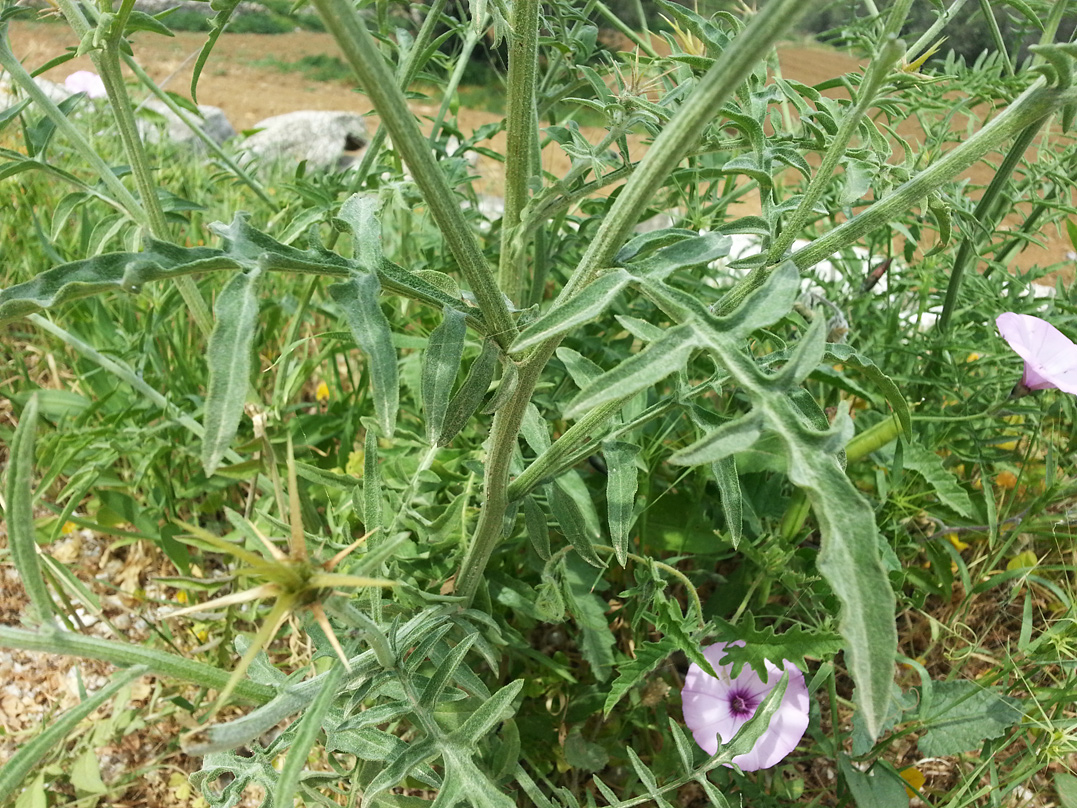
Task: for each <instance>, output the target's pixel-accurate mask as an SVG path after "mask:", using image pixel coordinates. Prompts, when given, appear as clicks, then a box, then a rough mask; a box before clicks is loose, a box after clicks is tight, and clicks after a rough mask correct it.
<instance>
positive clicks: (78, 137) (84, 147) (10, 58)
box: [0, 23, 149, 226]
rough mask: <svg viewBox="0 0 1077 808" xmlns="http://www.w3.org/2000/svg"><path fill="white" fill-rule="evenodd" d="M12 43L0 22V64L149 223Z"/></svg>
mask: <svg viewBox="0 0 1077 808" xmlns="http://www.w3.org/2000/svg"><path fill="white" fill-rule="evenodd" d="M9 43H10V41H9V39H8V26H7V23H0V67H3V69H4V71H5V72H6V73H7V74H8V75H9V76H11V79H12V81H14V82H15V83H16V84H18V85H19V87H20V89H22V91H23V92H25V93H26V94H27V95H28V96H30V98H31V99H33V102H34V104H35V105H36V106H37V108H38V109H39V110H41V111H42V112H43V113H45V115H46V117H48V119H49V120H50V121H52V122H53V124H55V126H56V128H57V130H59V131H60V132H61V133H62V134H63V135H64V137H66V138H67V139H68V142H69V143H70V144H71V146H72V147H73V148H74V149H75V151H77V152H78V153H79V156H80V157H81V158H82V159H83V160H85V161H86V162H87V163H89V165H90V167H91V168H92V169H93V170H94V171H95V172H96V173H97V175H98V177H100V179H101V182H102V183H104V185H105V187H106V188H108V190H109V191H111V192H112V194H113V196H115V197H116V201H117V202H118V203H119V204H120V205H122V206H123V209H124V210H126V211H127V214H128V215H129V216H130V217H131V218H132V219H134V220H135V221H136V222H137V223H138V224H140V225H143V226H149V218H148V217H147V215H146V211H145V210H143V209H142V205H140V204H139V202H138V200H137V199H136V198H135V196H134V194H132V193H131V192H130V191H129V190H127V186H125V185H124V184H123V183H122V182H120V180H119V178H118V177H117V176H116V173H115V172H114V171H113V170H112V169H111V168H109V166H108V164H107V163H105V161H104V160H102V159H101V157H100V156H99V155H98V154H97V152H96V151H95V150H94V148H93V146H91V145H90V143H89V141H88V140H86V138H85V136H84V135H83V134H82V132H80V131H79V130H78V129H77V128H76V127H75V126H74V125H73V124H72V123H71V121H69V120H68V119H67V116H65V115H64V114H63V113H62V112H61V111H60V109H59V108H58V107H57V106H56V104H54V103H53V102H52V101H51V100H50V99H49V97H48V96H47V95H45V93H44V92H43V91H42V90H41V88H40V87H38V86H37V84H36V83H35V82H34V80H33V78H31V76H30V74H29V73H27V72H26V70H25V69H24V68H23V66H22V64H21V63H20V62H19V60H18V59H16V58H15V54H14V53H13V52H12V51H11V46H10V44H9Z"/></svg>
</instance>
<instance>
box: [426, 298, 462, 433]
mask: <svg viewBox="0 0 1077 808" xmlns="http://www.w3.org/2000/svg"><path fill="white" fill-rule="evenodd" d="M444 315H445V318H444V319H443V320H442V321H441V325H439V326H438V327H437V328H435V329H434V330H433V331H432V332H431V334H430V340H429V342H428V343H427V346H426V353H425V354H424V355H423V377H422V396H423V415H424V416H425V418H426V437H427V439H428V440H429V441H430V442H431V443H432V444H436V443H437V442H438V437H439V436H440V435H441V431H442V427H443V425H444V423H445V413H446V412H447V411H448V409H449V396H450V395H451V394H452V388H453V384H455V382H456V376H457V374H458V373H459V372H460V360H461V359H462V358H463V355H464V339H465V338H466V337H467V322H466V320H465V318H464V315H463V313H462V312H459V311H457V310H456V309H452V308H449V307H447V306H446V307H445V310H444Z"/></svg>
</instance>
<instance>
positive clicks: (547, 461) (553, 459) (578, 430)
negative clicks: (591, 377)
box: [508, 393, 635, 502]
mask: <svg viewBox="0 0 1077 808" xmlns="http://www.w3.org/2000/svg"><path fill="white" fill-rule="evenodd" d="M634 396H635V393H633V394H632V395H631V396H626V397H625V398H618V399H614V400H613V401H607V402H606V403H605V404H599V405H598V406H597V407H595V408H594V409H593V410H591V411H589V412H588V413H587V414H586V415H584V416H583V417H582V418H580V420H578V421H577V422H576V423H574V424H573V425H572V426H570V427H569V428H568V429H567V430H566V431H565V433H564V434H563V435H562V436H561V437H559V438H558V439H557V440H556V441H554V443H553V444H552V445H551V446H550V448H549V449H547V450H546V451H545V452H543V453H542V454H540V455H539V456H538V457H536V458H535V459H534V460H533V461H532V462H531V465H529V466H528V467H527V468H526V469H524V471H523V473H522V474H520V476H518V477H517V478H516V479H515V480H513V481H512V482H511V483H510V484H509V489H508V497H509V502H515V501H516V500H519V499H523V498H524V497H525V496H527V494H528V493H530V492H531V491H533V490H534V489H535V488H536V487H537V486H539V485H542V483H543V482H546V481H548V480H549V479H550V478H552V477H553V476H554V475H555V474H556V472H558V471H560V470H561V469H562V468H563V466H564V462H565V460H566V459H568V458H569V457H572V456H573V455H575V454H576V453H577V452H579V451H580V450H581V449H582V448H584V447H589V449H590V450H591V451H595V450H596V449H597V444H596V442H595V438H594V436H595V433H596V432H597V431H598V430H599V428H600V427H601V426H602V425H603V424H605V423H606V422H607V421H609V419H610V418H612V417H613V416H614V415H616V414H617V413H618V412H619V411H620V409H621V408H622V407H624V405H625V404H626V403H627V402H628V401H629V400H630V399H631V398H633V397H634Z"/></svg>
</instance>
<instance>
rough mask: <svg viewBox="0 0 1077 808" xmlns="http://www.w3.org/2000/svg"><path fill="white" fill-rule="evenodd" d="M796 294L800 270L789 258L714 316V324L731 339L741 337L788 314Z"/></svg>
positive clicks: (798, 287) (798, 286) (798, 289)
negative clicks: (726, 310) (733, 304)
mask: <svg viewBox="0 0 1077 808" xmlns="http://www.w3.org/2000/svg"><path fill="white" fill-rule="evenodd" d="M798 294H800V272H799V271H798V270H797V267H796V264H794V263H793V262H792V261H785V262H784V263H782V264H781V265H780V266H779V267H778V268H777V269H775V270H774V272H772V273H771V274H770V276H769V277H768V278H767V279H766V280H765V281H764V282H763V284H762V285H761V286H760V287H759V288H758V289H755V290H753V291H752V292H751V293H750V294H748V295H747V296H746V297H745V298H744V300H743V301H741V304H740V305H739V306H737V308H735V309H734V310H733V311H731V312H729V313H727V314H724V315H723V316H721V317H719V318H717V319H716V321H715V324H716V327H717V328H718V329H719V330H721V331H722V332H724V333H725V334H727V335H728V336H729V337H730V338H732V339H743V338H744V337H747V336H748V335H749V334H751V333H752V332H753V331H756V330H758V329H760V328H765V327H766V326H768V325H771V324H773V323H776V322H777V321H778V320H780V319H781V318H782V317H784V316H785V315H786V314H788V313H789V310H790V309H791V308H792V307H793V301H795V300H796V298H797V295H798Z"/></svg>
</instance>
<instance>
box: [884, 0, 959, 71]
mask: <svg viewBox="0 0 1077 808" xmlns="http://www.w3.org/2000/svg"><path fill="white" fill-rule="evenodd" d="M968 1H969V0H954V2H952V3H951V4H950V7H949V8H948V9H946V11H944V12H943V13H942V14H940V15H939V16H938V17H936V18H935V22H933V23H932V24H931V27H930V28H928V29H927V30H926V31H924V34H923V36H921V37H920V38H919V39H918V40H916V41H915V42H914V43H912V45H911V46H910V47H909V49H908V50H907V51H905V61H906V63H909V62H913V61H915V60H916V57H917V56H919V55H920V53H921V52H922V51H923V50H924V49H925V48H927V46H928V45H930V44H931V43H932V42H933V41H934V40H935V37H937V36H938V35H939V32H940V31H942V29H943V28H945V27H946V25H947V23H949V22H950V20H952V19H953V18H954V17H955V16H956V15H957V12H959V11H960V10H961V7H962V6H963V5H965V3H967V2H968ZM876 14H878V12H876Z"/></svg>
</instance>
